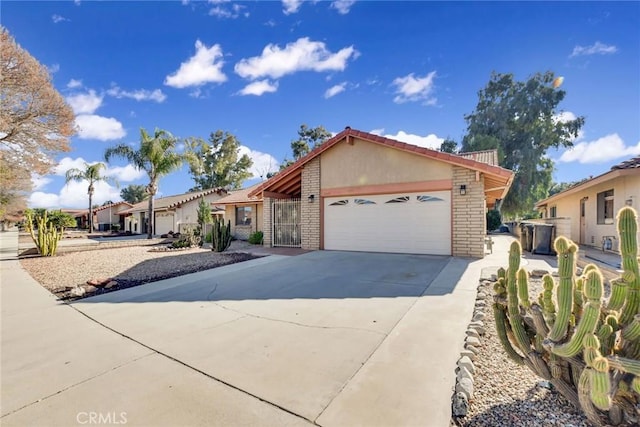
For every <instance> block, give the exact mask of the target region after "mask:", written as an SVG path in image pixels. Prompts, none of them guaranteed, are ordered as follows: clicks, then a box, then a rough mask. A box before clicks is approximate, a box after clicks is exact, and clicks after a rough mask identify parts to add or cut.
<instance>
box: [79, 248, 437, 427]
mask: <svg viewBox="0 0 640 427" xmlns="http://www.w3.org/2000/svg"><path fill="white" fill-rule="evenodd" d="M448 261H449V258H448V257H435V256H411V255H390V254H374V253H355V252H327V251H318V252H312V253H308V254H304V255H300V256H296V257H269V258H264V259H262V262H257V263H254V265H252V266H250V267H247V266H246V265H237V266H236V267H237V268H236V269H226V270H223V269H218V270H211V271H209V272H207V273H204V274H200V277H189V278H188V279H186V280H184V279H182V280H181V279H176V280H171V281H166V282H164V283H162V284H161V285H160V286H157V285H151V286H143V287H138V288H133V289H129V290H125V291H120V292H117V293H112V294H106V295H103V296H100V297H96V298H91V299H87V300H84V301H82V302H79V303H77V304H74V305H75V307H76V308H78V309H79V310H81V311H82V312H83V313H85V314H87V315H89V316H91V317H92V318H93V319H95V320H97V321H98V322H100V323H102V324H104V325H106V326H108V327H109V328H112V329H114V330H116V331H118V332H120V333H122V334H124V335H126V336H128V337H131V338H133V339H134V340H136V341H138V342H140V343H142V344H144V345H145V346H148V347H150V348H152V349H154V350H156V351H158V352H161V353H163V354H166V355H168V356H170V357H172V358H175V359H178V360H180V361H181V362H182V363H184V364H186V365H188V366H190V367H193V368H194V369H196V370H198V371H201V372H203V373H206V374H207V375H209V376H211V377H213V378H216V379H219V380H220V381H222V382H224V383H227V384H230V385H232V386H234V387H237V388H238V389H240V390H243V391H245V392H247V393H249V394H251V395H253V396H256V397H258V398H260V399H262V400H266V401H268V402H270V403H273V404H274V405H276V406H278V407H280V408H283V409H285V410H287V411H290V412H292V413H294V414H297V415H300V416H301V417H303V418H305V419H307V420H310V421H315V420H317V419H318V417H320V416H321V414H323V412H324V411H325V410H326V409H327V407H328V406H329V405H330V404H331V402H332V401H333V400H334V399H335V398H336V397H337V396H338V395H339V394H340V392H341V391H342V389H343V388H344V387H345V386H346V385H347V384H348V383H349V381H350V380H351V379H352V378H353V377H354V376H355V375H356V374H357V373H358V371H359V370H360V369H361V368H362V366H363V365H365V363H366V362H367V361H368V360H369V358H370V357H371V355H372V354H373V353H374V352H375V351H376V349H378V348H379V346H380V344H381V343H382V342H383V340H384V339H385V338H386V337H387V336H388V335H389V333H390V332H391V331H392V330H393V329H394V327H395V326H396V325H397V324H398V322H400V321H401V320H402V318H403V317H404V316H405V314H406V313H407V311H409V309H410V308H411V307H412V306H413V305H414V304H415V302H416V300H417V298H418V297H419V296H420V295H422V294H423V293H424V292H425V290H426V289H427V288H428V287H429V285H430V284H431V283H432V282H433V279H434V278H435V277H436V276H438V274H439V273H440V272H441V271H442V269H443V268H444V267H445V265H446V264H447V263H448ZM423 339H427V337H423ZM395 358H396V362H397V363H399V364H402V363H412V362H411V361H407V360H403V357H402V355H401V354H398V355H395ZM319 421H320V422H321V423H322V420H319Z"/></svg>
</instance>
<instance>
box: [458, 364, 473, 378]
mask: <svg viewBox="0 0 640 427" xmlns="http://www.w3.org/2000/svg"><path fill="white" fill-rule="evenodd" d="M456 377H457V380H458V381H460V380H461V379H462V378H469V379H470V380H471V381H473V374H472V373H471V372H469V370H468V369H467V368H465V367H464V366H461V367H459V368H458V375H457V376H456Z"/></svg>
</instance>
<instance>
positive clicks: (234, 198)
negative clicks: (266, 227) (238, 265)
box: [216, 184, 263, 240]
mask: <svg viewBox="0 0 640 427" xmlns="http://www.w3.org/2000/svg"><path fill="white" fill-rule="evenodd" d="M259 186H260V184H256V185H254V186H252V187H248V188H245V189H243V190H236V191H231V192H230V194H229V195H228V196H225V197H223V198H222V199H220V200H218V201H216V205H218V206H223V207H224V208H225V211H224V218H225V221H227V220H230V221H231V235H232V236H233V237H235V238H236V239H239V240H247V239H248V238H249V236H250V235H251V233H254V232H256V231H262V227H263V213H262V207H263V204H262V198H261V197H259V196H253V197H249V193H250V192H252V191H253V190H255V189H257V188H258V187H259Z"/></svg>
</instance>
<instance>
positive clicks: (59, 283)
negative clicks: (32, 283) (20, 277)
mask: <svg viewBox="0 0 640 427" xmlns="http://www.w3.org/2000/svg"><path fill="white" fill-rule="evenodd" d="M254 258H258V256H256V255H251V254H248V253H243V252H224V253H215V252H212V251H211V250H210V249H209V250H208V249H201V248H192V249H187V250H181V251H167V252H152V251H150V248H149V247H148V246H146V247H145V246H133V247H125V248H113V249H100V250H91V251H82V252H67V253H61V254H59V255H57V256H55V257H34V258H24V259H21V260H20V264H21V265H22V267H23V268H24V269H25V270H26V271H27V272H28V273H29V274H30V275H31V277H33V278H34V279H35V280H36V281H38V282H39V283H40V284H41V285H42V286H44V287H45V288H47V289H48V290H49V291H51V292H52V293H54V294H56V295H57V296H58V297H59V298H61V299H75V298H78V297H79V295H76V294H72V293H71V292H70V291H71V290H72V289H73V288H78V287H84V289H85V293H83V295H82V296H85V297H86V296H90V295H97V294H100V293H104V292H111V291H114V290H118V289H124V288H129V287H132V286H138V285H141V284H144V283H149V282H155V281H158V280H162V279H168V278H171V277H176V276H182V275H184V274H189V273H195V272H198V271H202V270H208V269H211V268H216V267H221V266H223V265H228V264H234V263H237V262H242V261H247V260H250V259H254ZM93 279H99V280H101V281H103V282H108V281H107V280H106V279H113V281H115V282H117V285H113V286H111V287H110V288H109V289H106V288H104V287H98V288H96V287H90V286H88V285H87V281H89V280H93Z"/></svg>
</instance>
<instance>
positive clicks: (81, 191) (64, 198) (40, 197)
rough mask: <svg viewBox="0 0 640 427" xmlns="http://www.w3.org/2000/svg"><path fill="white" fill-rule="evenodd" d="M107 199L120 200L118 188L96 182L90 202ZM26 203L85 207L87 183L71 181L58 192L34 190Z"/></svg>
mask: <svg viewBox="0 0 640 427" xmlns="http://www.w3.org/2000/svg"><path fill="white" fill-rule="evenodd" d="M107 200H111V201H114V202H115V201H119V200H122V198H121V197H120V190H119V189H118V188H117V187H115V186H112V185H109V184H108V183H106V182H97V183H96V184H95V188H94V193H93V200H92V203H93V204H96V205H101V204H103V203H104V202H106V201H107ZM28 205H29V206H30V207H32V208H79V209H87V208H88V205H89V196H88V195H87V183H86V182H75V181H72V182H70V183H68V184H67V185H65V186H64V187H62V189H61V190H60V193H58V194H55V193H44V192H41V191H36V192H34V193H31V196H30V197H29V201H28Z"/></svg>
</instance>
